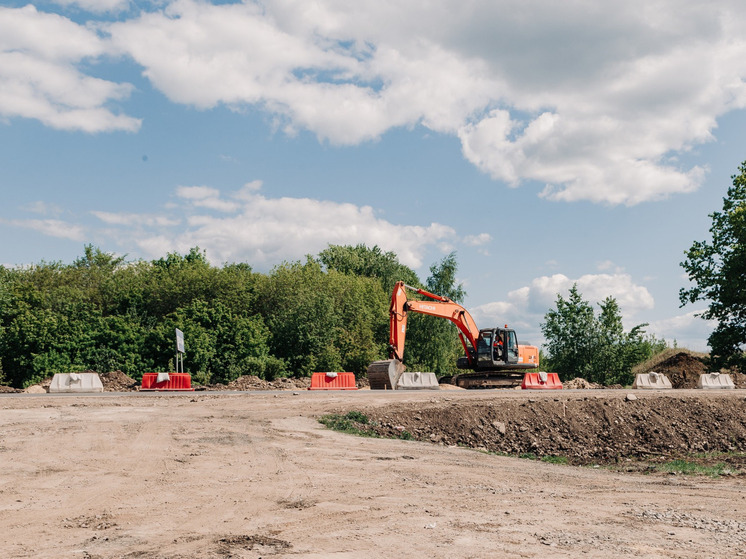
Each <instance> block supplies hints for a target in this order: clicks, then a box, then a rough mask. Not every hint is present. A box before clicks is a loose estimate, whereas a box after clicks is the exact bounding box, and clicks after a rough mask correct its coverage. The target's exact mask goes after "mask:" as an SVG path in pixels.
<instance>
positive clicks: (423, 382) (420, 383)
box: [396, 373, 440, 390]
mask: <svg viewBox="0 0 746 559" xmlns="http://www.w3.org/2000/svg"><path fill="white" fill-rule="evenodd" d="M396 389H397V390H440V384H438V377H436V376H435V373H402V374H401V375H400V376H399V380H398V381H397V382H396Z"/></svg>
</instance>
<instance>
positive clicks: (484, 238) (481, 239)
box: [463, 233, 492, 247]
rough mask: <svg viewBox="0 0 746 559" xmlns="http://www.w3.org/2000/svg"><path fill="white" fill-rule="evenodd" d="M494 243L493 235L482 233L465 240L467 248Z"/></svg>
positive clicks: (467, 237) (469, 236)
mask: <svg viewBox="0 0 746 559" xmlns="http://www.w3.org/2000/svg"><path fill="white" fill-rule="evenodd" d="M491 241H492V235H490V234H489V233H480V234H479V235H467V236H465V237H464V239H463V243H464V244H465V245H466V246H473V247H476V246H482V245H486V244H487V243H489V242H491Z"/></svg>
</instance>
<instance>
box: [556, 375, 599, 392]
mask: <svg viewBox="0 0 746 559" xmlns="http://www.w3.org/2000/svg"><path fill="white" fill-rule="evenodd" d="M562 387H563V388H566V389H568V390H578V389H581V390H582V389H586V390H587V389H597V388H603V386H601V385H600V384H596V383H595V382H588V381H587V380H585V379H584V378H580V377H577V378H574V379H572V380H568V381H567V382H565V383H563V384H562Z"/></svg>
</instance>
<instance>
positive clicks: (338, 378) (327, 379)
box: [308, 373, 357, 390]
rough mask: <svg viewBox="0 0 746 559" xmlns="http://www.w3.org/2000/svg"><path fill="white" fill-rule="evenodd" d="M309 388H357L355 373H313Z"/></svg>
mask: <svg viewBox="0 0 746 559" xmlns="http://www.w3.org/2000/svg"><path fill="white" fill-rule="evenodd" d="M308 389H309V390H357V386H356V385H355V373H314V374H313V375H311V386H310V387H309V388H308Z"/></svg>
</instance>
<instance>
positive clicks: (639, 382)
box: [632, 371, 673, 390]
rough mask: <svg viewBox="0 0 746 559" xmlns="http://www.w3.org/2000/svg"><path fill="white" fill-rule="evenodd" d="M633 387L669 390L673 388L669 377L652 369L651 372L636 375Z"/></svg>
mask: <svg viewBox="0 0 746 559" xmlns="http://www.w3.org/2000/svg"><path fill="white" fill-rule="evenodd" d="M632 388H641V389H647V390H661V389H665V390H669V389H672V388H673V386H672V385H671V381H670V380H668V377H667V376H666V375H664V374H661V373H656V372H655V371H651V372H649V373H640V374H639V375H637V376H636V377H635V382H634V383H633V384H632Z"/></svg>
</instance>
